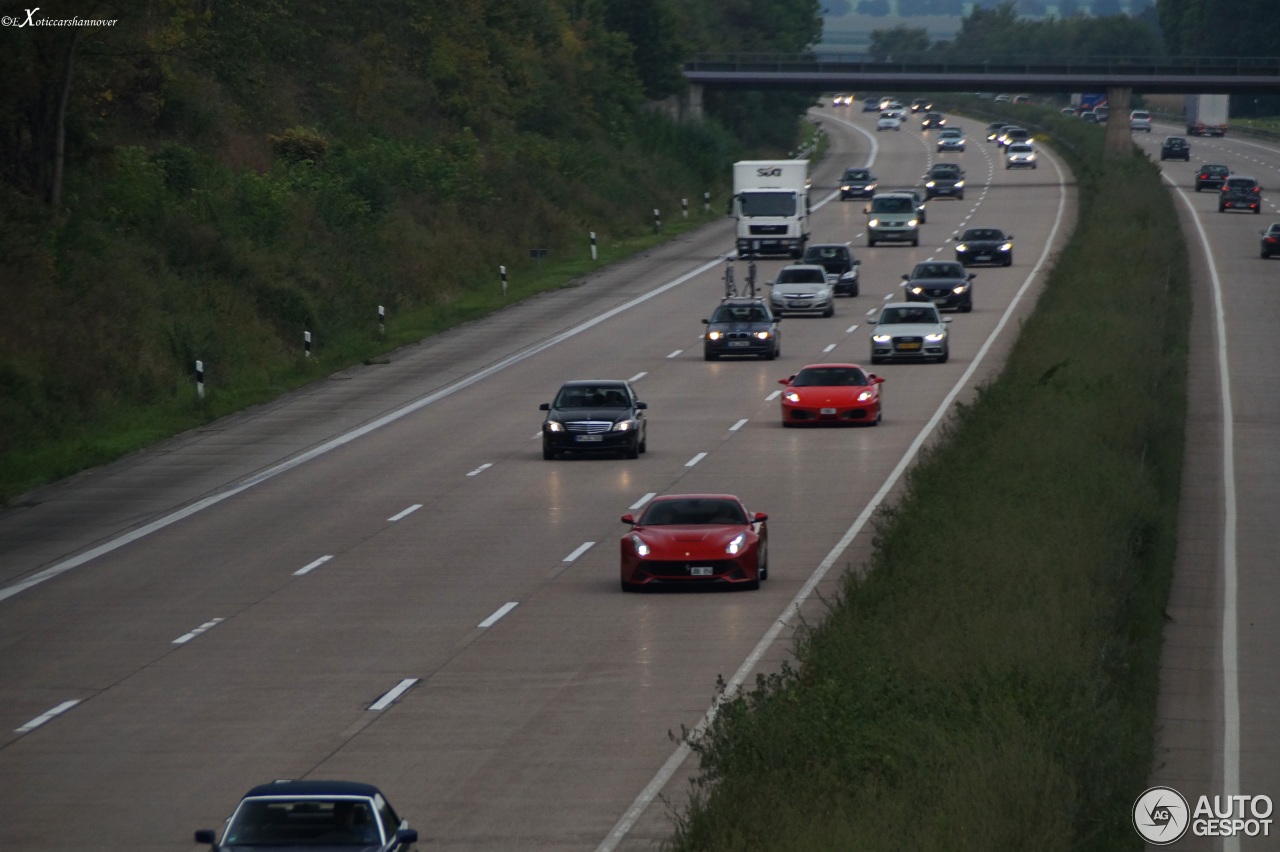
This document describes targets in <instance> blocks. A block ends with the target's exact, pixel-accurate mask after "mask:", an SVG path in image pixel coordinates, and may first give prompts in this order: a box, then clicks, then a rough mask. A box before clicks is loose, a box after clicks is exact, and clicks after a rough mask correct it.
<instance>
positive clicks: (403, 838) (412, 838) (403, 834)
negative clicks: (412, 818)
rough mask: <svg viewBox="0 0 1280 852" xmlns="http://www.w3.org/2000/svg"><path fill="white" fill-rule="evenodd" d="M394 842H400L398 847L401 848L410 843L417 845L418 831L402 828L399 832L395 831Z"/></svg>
mask: <svg viewBox="0 0 1280 852" xmlns="http://www.w3.org/2000/svg"><path fill="white" fill-rule="evenodd" d="M396 840H397V841H399V842H400V845H402V846H407V845H409V844H410V843H417V842H418V829H416V828H402V829H400V830H399V831H397V832H396Z"/></svg>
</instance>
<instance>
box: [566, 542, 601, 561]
mask: <svg viewBox="0 0 1280 852" xmlns="http://www.w3.org/2000/svg"><path fill="white" fill-rule="evenodd" d="M594 546H595V542H594V541H584V542H583V543H582V544H580V545H578V547H577V549H576V550H574V551H573V553H570V554H569V555H568V556H566V557H565V558H564V559H561V560H560V561H561V562H572V561H573V560H575V559H577V558H578V557H579V556H581V555H582V554H584V553H586V552H587V551H588V550H590V549H591V548H592V547H594Z"/></svg>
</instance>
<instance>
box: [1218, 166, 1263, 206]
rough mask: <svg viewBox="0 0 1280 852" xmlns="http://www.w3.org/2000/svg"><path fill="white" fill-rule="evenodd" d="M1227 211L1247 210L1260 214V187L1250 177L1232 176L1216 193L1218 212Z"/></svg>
mask: <svg viewBox="0 0 1280 852" xmlns="http://www.w3.org/2000/svg"><path fill="white" fill-rule="evenodd" d="M1227 210H1248V211H1249V212H1251V213H1254V214H1258V213H1261V212H1262V187H1261V186H1260V185H1259V184H1258V181H1257V180H1255V179H1254V178H1251V177H1236V176H1235V175H1232V176H1231V177H1229V178H1227V179H1226V181H1225V182H1224V183H1223V184H1222V190H1221V191H1220V192H1219V193H1218V212H1219V213H1224V212H1226V211H1227Z"/></svg>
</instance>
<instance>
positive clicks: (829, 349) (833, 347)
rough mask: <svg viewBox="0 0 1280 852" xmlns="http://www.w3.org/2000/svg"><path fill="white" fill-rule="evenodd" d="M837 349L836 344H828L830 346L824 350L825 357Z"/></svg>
mask: <svg viewBox="0 0 1280 852" xmlns="http://www.w3.org/2000/svg"><path fill="white" fill-rule="evenodd" d="M835 348H836V345H835V344H834V343H828V344H827V346H826V348H825V349H823V350H822V354H824V355H825V354H827V353H828V352H830V351H831V350H832V349H835Z"/></svg>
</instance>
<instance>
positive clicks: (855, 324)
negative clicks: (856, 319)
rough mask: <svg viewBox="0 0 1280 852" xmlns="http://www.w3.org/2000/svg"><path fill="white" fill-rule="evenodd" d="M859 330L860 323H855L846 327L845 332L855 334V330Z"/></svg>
mask: <svg viewBox="0 0 1280 852" xmlns="http://www.w3.org/2000/svg"><path fill="white" fill-rule="evenodd" d="M857 330H858V325H857V323H854V324H853V325H851V326H849V327H848V328H846V329H845V330H844V333H845V334H853V333H854V332H855V331H857Z"/></svg>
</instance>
